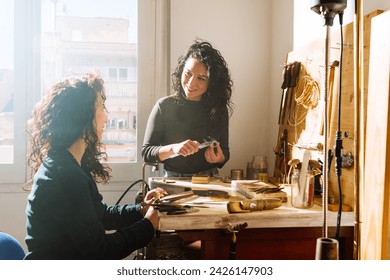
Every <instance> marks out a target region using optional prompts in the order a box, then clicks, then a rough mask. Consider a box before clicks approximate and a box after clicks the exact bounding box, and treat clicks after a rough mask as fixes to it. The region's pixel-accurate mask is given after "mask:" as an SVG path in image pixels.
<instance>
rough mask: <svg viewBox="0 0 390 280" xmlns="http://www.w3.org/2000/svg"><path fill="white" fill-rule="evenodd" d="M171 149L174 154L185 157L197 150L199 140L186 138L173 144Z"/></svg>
mask: <svg viewBox="0 0 390 280" xmlns="http://www.w3.org/2000/svg"><path fill="white" fill-rule="evenodd" d="M172 150H173V153H174V154H177V155H182V156H183V157H186V156H189V155H192V154H195V153H197V152H198V151H199V142H198V141H193V140H190V139H188V140H186V141H183V142H181V143H177V144H174V145H173V146H172Z"/></svg>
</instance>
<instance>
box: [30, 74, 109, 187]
mask: <svg viewBox="0 0 390 280" xmlns="http://www.w3.org/2000/svg"><path fill="white" fill-rule="evenodd" d="M99 95H100V96H101V98H102V100H103V102H104V101H105V100H106V95H105V89H104V81H103V79H102V78H100V76H99V75H98V74H95V73H88V74H86V75H85V76H82V77H75V78H68V79H64V80H62V81H60V82H59V83H57V84H55V85H54V86H53V87H52V88H51V89H50V90H49V92H48V94H47V95H45V96H44V98H43V99H42V100H41V101H40V102H39V103H38V104H37V106H36V108H35V109H34V111H33V116H32V118H31V119H30V120H29V122H28V130H27V131H28V134H29V136H30V138H29V144H30V149H31V150H30V153H29V155H28V163H29V165H30V166H31V167H32V169H33V171H34V172H33V173H35V172H36V171H37V170H38V168H39V166H40V165H41V163H42V162H43V161H44V159H45V158H46V157H47V156H50V154H52V153H55V152H57V151H62V150H65V149H67V148H69V147H70V146H71V145H72V144H73V143H74V142H75V141H76V140H77V139H80V138H83V139H84V140H85V142H86V144H87V145H86V150H85V152H84V155H83V158H82V160H81V166H82V168H83V169H84V170H85V171H86V172H88V173H89V174H91V176H92V177H93V178H94V179H95V181H96V182H104V183H107V182H108V181H109V179H110V177H111V175H110V171H111V170H110V168H109V167H108V166H107V165H104V164H102V163H101V162H100V160H102V159H106V158H107V154H106V152H105V150H104V147H103V146H102V143H100V142H99V140H98V136H97V134H96V131H95V126H94V118H95V111H96V107H95V106H96V100H97V97H98V96H99Z"/></svg>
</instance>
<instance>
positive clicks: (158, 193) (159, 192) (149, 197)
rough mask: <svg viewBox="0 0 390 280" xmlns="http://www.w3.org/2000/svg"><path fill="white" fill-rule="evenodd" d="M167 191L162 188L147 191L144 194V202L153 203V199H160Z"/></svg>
mask: <svg viewBox="0 0 390 280" xmlns="http://www.w3.org/2000/svg"><path fill="white" fill-rule="evenodd" d="M167 194H168V193H167V191H166V190H164V189H163V188H155V189H152V190H150V191H148V192H147V193H146V195H145V198H144V202H145V203H147V204H150V203H153V202H154V201H156V200H158V199H160V198H161V197H163V196H164V195H167Z"/></svg>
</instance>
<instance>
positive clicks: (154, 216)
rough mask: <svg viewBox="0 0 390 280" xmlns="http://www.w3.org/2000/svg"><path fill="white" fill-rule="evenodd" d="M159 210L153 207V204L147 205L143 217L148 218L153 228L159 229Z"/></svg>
mask: <svg viewBox="0 0 390 280" xmlns="http://www.w3.org/2000/svg"><path fill="white" fill-rule="evenodd" d="M159 216H160V215H159V212H158V210H157V209H155V208H154V207H153V206H149V207H148V210H147V211H146V214H145V218H146V219H148V220H149V221H150V222H151V223H152V225H153V228H154V230H158V229H159V219H160V217H159Z"/></svg>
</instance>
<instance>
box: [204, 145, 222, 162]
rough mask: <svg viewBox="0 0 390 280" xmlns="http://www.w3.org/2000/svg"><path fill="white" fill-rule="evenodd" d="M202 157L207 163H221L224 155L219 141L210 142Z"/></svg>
mask: <svg viewBox="0 0 390 280" xmlns="http://www.w3.org/2000/svg"><path fill="white" fill-rule="evenodd" d="M204 157H205V158H206V161H207V162H209V163H222V162H224V160H225V155H224V154H223V152H222V149H221V146H220V145H219V142H214V143H213V144H211V145H210V147H208V148H207V150H206V151H205V153H204Z"/></svg>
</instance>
